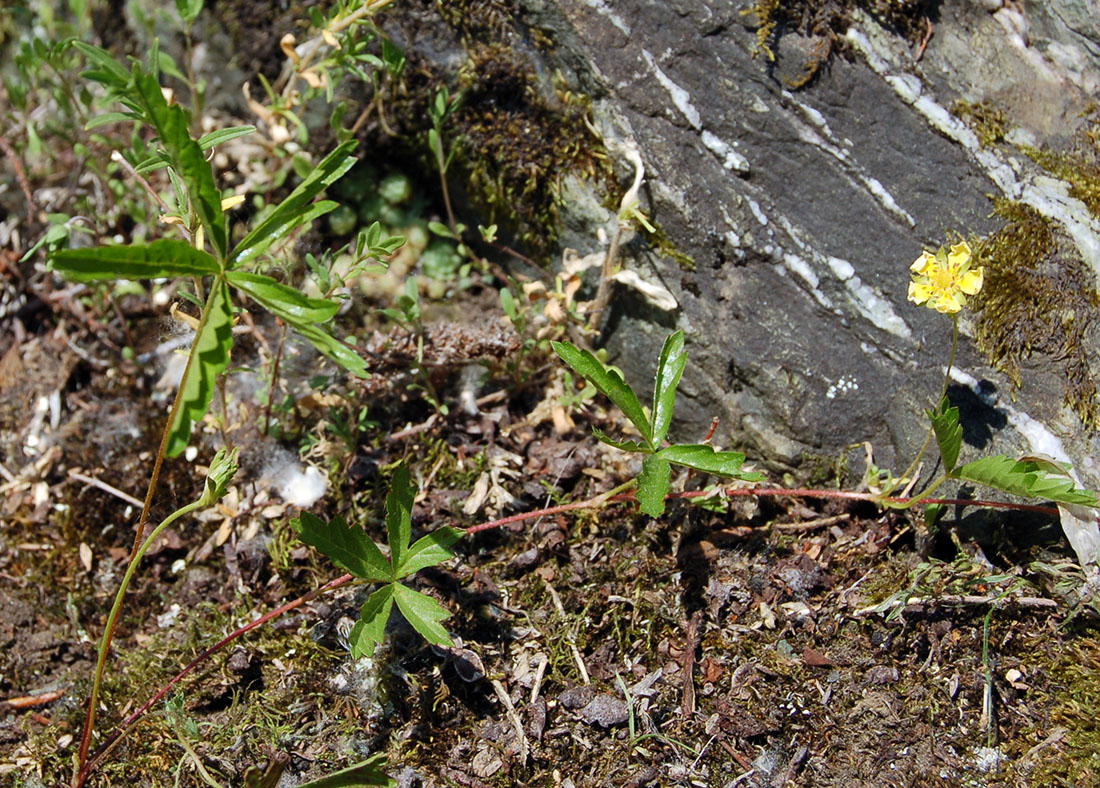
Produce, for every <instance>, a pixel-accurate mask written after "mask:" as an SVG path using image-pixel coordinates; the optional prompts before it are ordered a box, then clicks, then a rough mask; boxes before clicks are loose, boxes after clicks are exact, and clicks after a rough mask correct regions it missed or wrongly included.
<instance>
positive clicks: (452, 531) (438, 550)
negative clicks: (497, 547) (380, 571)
mask: <svg viewBox="0 0 1100 788" xmlns="http://www.w3.org/2000/svg"><path fill="white" fill-rule="evenodd" d="M465 535H466V532H465V531H463V530H462V529H461V528H452V527H450V526H446V527H444V528H440V529H438V530H435V531H433V532H432V533H430V534H428V535H426V536H422V537H420V538H419V539H417V540H416V542H415V544H413V546H412V547H410V548H409V550H408V552H406V553H405V555H404V557H403V558H402V560H401V563H400V564H398V565H397V566H396V567H395V568H394V578H397V579H399V578H402V577H407V576H409V575H412V574H415V573H416V572H419V571H420V570H421V569H426V568H428V567H429V566H436V565H438V564H441V563H443V562H444V561H447V560H449V559H451V558H453V557H454V553H453V552H451V550H450V547H451V545H453V544H454V543H455V542H457V541H458V540H459V539H461V538H462V537H463V536H465Z"/></svg>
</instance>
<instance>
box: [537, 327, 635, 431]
mask: <svg viewBox="0 0 1100 788" xmlns="http://www.w3.org/2000/svg"><path fill="white" fill-rule="evenodd" d="M550 345H551V346H552V347H553V348H554V351H555V352H556V353H557V354H558V355H559V356H561V359H562V361H564V362H565V363H566V364H568V365H569V366H570V367H572V369H573V371H575V372H576V373H577V374H579V375H581V376H582V377H583V378H584V379H585V380H587V381H588V382H589V383H591V384H592V385H593V386H595V387H596V388H597V389H598V390H599V391H600V393H601V394H603V395H604V396H605V397H607V398H608V399H609V400H611V401H612V402H613V403H615V404H616V405H618V406H619V410H621V411H622V412H623V413H624V414H626V417H627V418H628V419H630V421H631V423H632V424H633V425H634V426H635V427H637V428H638V432H640V433H641V434H642V437H644V438H645V440H646V443H648V444H649V445H650V446H652V447H653V448H654V449H655V448H656V446H655V445H654V442H653V432H652V430H650V427H649V419H647V418H646V415H645V410H643V409H642V405H641V403H640V402H638V397H637V395H636V394H635V393H634V390H633V389H632V388H630V386H628V385H627V384H626V382H625V381H624V380H623V379H622V377H620V376H619V374H618V373H617V372H616V371H615V370H611V369H607V368H605V367H604V365H603V364H602V363H600V360H599V359H597V358H596V357H595V356H593V355H592V354H591V353H590V352H589V351H587V350H581V349H580V348H578V347H577V346H576V345H574V344H573V343H571V342H551V343H550Z"/></svg>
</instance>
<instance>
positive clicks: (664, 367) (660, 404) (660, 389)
mask: <svg viewBox="0 0 1100 788" xmlns="http://www.w3.org/2000/svg"><path fill="white" fill-rule="evenodd" d="M686 366H687V351H685V350H684V332H683V331H675V332H673V333H672V334H669V336H668V339H666V340H665V344H664V346H663V347H662V348H661V357H660V359H659V360H658V362H657V377H656V379H655V380H654V383H653V419H652V429H651V434H652V435H653V446H654V448H657V447H658V446H660V445H661V444H662V443H663V442H664V440H665V437H667V436H668V427H669V425H670V424H671V423H672V411H673V409H674V408H675V407H676V387H677V386H679V385H680V378H681V377H682V376H683V374H684V367H686Z"/></svg>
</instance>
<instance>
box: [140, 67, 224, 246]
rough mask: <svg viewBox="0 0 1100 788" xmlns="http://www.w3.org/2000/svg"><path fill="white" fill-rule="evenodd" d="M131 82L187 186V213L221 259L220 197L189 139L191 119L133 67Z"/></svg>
mask: <svg viewBox="0 0 1100 788" xmlns="http://www.w3.org/2000/svg"><path fill="white" fill-rule="evenodd" d="M133 80H134V85H135V87H136V88H137V92H138V94H139V95H140V97H141V99H142V103H143V106H144V109H145V115H146V117H147V119H148V121H149V123H150V124H152V126H153V128H154V129H156V132H157V136H158V137H159V138H160V144H161V145H163V146H164V150H165V152H166V153H167V154H168V160H169V161H170V162H171V164H172V167H173V168H175V170H176V172H177V173H178V174H179V176H180V177H181V178H182V179H183V182H184V183H185V184H186V185H187V194H188V196H189V197H190V198H191V209H192V210H193V211H194V212H195V214H196V215H197V216H198V217H199V220H200V221H201V222H202V226H203V228H204V229H205V231H206V237H207V238H209V239H210V243H211V244H212V245H213V247H214V249H215V250H216V251H217V254H218V257H219V258H224V257H225V255H226V252H227V251H228V248H227V236H226V230H225V214H223V213H222V206H221V193H220V192H219V191H218V189H217V187H216V186H215V185H214V173H213V170H211V168H210V163H209V162H208V161H207V160H206V157H205V156H204V155H203V152H202V148H200V147H199V143H198V142H197V141H196V140H194V139H193V138H192V137H191V118H190V117H189V115H188V113H187V112H186V111H185V110H184V109H183V108H182V107H180V106H179V105H178V104H172V105H171V106H169V104H168V102H167V101H166V100H165V98H164V94H163V93H161V88H160V82H159V81H158V80H157V78H156V77H155V76H153V75H152V74H143V73H141V72H140V71H139V70H138V67H137V66H136V65H135V66H134V73H133Z"/></svg>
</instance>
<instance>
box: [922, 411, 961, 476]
mask: <svg viewBox="0 0 1100 788" xmlns="http://www.w3.org/2000/svg"><path fill="white" fill-rule="evenodd" d="M928 418H929V419H931V421H932V432H934V433H935V435H936V443H938V444H939V446H940V456H941V457H943V467H944V470H945V471H946V472H947V473H951V471H953V470H955V465H956V464H957V463H958V462H959V449H961V448H962V427H960V426H959V409H958V408H952V407H951V403H950V402H948V400H947V397H944V398H943V399H942V400H940V404H939V405H938V406H937V407H935V408H932V409H931V410H929V411H928Z"/></svg>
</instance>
